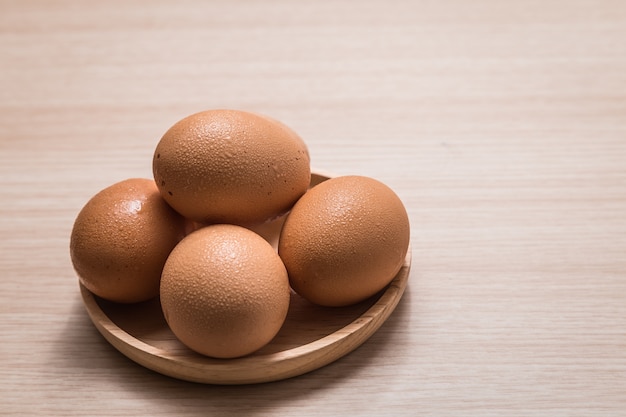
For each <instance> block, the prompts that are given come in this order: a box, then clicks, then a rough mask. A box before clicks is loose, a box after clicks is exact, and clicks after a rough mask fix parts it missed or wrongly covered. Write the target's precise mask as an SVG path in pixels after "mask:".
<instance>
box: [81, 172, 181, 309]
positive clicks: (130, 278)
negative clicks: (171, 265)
mask: <svg viewBox="0 0 626 417" xmlns="http://www.w3.org/2000/svg"><path fill="white" fill-rule="evenodd" d="M185 226H186V222H185V219H184V218H182V217H181V216H180V215H179V214H178V213H176V212H175V211H174V210H173V209H172V208H171V207H170V206H169V205H167V203H166V202H165V201H164V200H163V199H162V198H161V195H160V194H159V191H158V190H157V187H156V185H155V184H154V181H153V180H151V179H143V178H132V179H128V180H125V181H121V182H118V183H116V184H113V185H111V186H109V187H107V188H105V189H104V190H102V191H100V192H99V193H97V194H96V195H95V196H93V197H92V198H91V199H90V200H89V201H88V202H87V204H85V206H84V207H83V208H82V210H81V211H80V212H79V214H78V216H77V218H76V220H75V222H74V227H73V229H72V235H71V238H70V256H71V259H72V263H73V265H74V269H75V270H76V273H77V274H78V276H79V279H80V282H82V284H83V285H84V286H85V287H87V289H89V290H90V291H91V292H93V293H94V294H96V295H98V296H100V297H102V298H105V299H107V300H110V301H115V302H122V303H133V302H139V301H145V300H147V299H150V298H152V297H155V296H156V295H158V292H159V281H160V278H161V270H162V268H163V265H164V264H165V260H166V259H167V257H168V255H169V253H170V251H171V250H172V249H173V248H174V246H175V245H176V244H177V243H178V242H179V241H180V239H182V238H183V236H184V233H185Z"/></svg>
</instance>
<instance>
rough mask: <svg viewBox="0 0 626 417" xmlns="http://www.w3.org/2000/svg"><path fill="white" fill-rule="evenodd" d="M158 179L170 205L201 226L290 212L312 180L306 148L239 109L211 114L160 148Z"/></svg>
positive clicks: (278, 126)
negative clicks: (202, 224) (201, 224)
mask: <svg viewBox="0 0 626 417" xmlns="http://www.w3.org/2000/svg"><path fill="white" fill-rule="evenodd" d="M153 174H154V178H155V181H156V183H157V185H158V187H159V190H160V191H161V194H162V195H163V198H164V199H165V200H166V201H167V202H168V203H169V204H170V205H171V206H172V207H174V209H176V210H177V211H178V212H180V213H181V214H183V215H184V216H186V217H188V218H190V219H193V220H195V221H198V222H201V223H233V224H241V225H250V224H255V223H261V222H263V221H265V220H268V219H271V218H273V217H276V216H278V215H280V214H282V213H284V212H286V211H288V210H289V208H291V206H292V205H293V204H294V203H295V202H296V201H297V199H298V198H299V197H300V196H301V195H302V194H303V193H304V192H305V191H306V189H307V187H308V184H309V181H310V175H311V172H310V158H309V153H308V149H307V147H306V144H305V143H304V141H303V140H302V139H301V138H300V137H299V136H298V135H297V134H296V133H295V132H294V131H293V130H291V129H290V128H288V127H287V126H286V125H284V124H283V123H280V122H278V121H276V120H273V119H271V118H269V117H267V116H264V115H257V114H254V113H250V112H244V111H239V110H208V111H204V112H200V113H196V114H193V115H191V116H188V117H186V118H184V119H182V120H181V121H179V122H177V123H176V124H174V126H172V127H171V128H170V129H169V130H168V131H167V132H166V133H165V134H164V135H163V137H162V138H161V140H160V141H159V143H158V145H157V147H156V149H155V153H154V158H153Z"/></svg>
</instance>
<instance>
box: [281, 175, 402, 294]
mask: <svg viewBox="0 0 626 417" xmlns="http://www.w3.org/2000/svg"><path fill="white" fill-rule="evenodd" d="M409 239H410V226H409V219H408V215H407V213H406V209H405V207H404V205H403V204H402V201H401V200H400V199H399V197H398V196H397V195H396V194H395V193H394V192H393V191H392V190H391V189H390V188H389V187H387V186H386V185H385V184H383V183H381V182H379V181H377V180H375V179H372V178H368V177H363V176H343V177H335V178H331V179H329V180H327V181H325V182H322V183H321V184H319V185H317V186H315V187H313V188H312V189H311V190H309V191H308V192H307V193H306V194H305V195H304V196H303V197H302V198H300V200H299V201H298V202H297V203H296V204H295V205H294V207H293V209H292V210H291V212H290V213H289V214H288V216H287V218H286V221H285V224H284V226H283V229H282V231H281V235H280V240H279V244H278V251H279V254H280V256H281V258H282V259H283V261H284V263H285V266H286V268H287V271H288V273H289V278H290V282H291V286H292V287H293V289H294V290H295V291H296V292H298V293H299V294H300V295H301V296H303V297H304V298H307V299H308V300H310V301H312V302H314V303H316V304H321V305H327V306H343V305H349V304H354V303H356V302H358V301H361V300H363V299H365V298H367V297H369V296H372V295H374V294H375V293H376V292H378V291H379V290H381V289H383V288H384V287H385V286H386V285H387V284H388V283H389V282H390V281H391V280H392V279H393V277H394V276H395V275H396V274H397V272H398V271H399V270H400V268H401V266H402V263H403V261H404V258H405V256H406V252H407V250H408V245H409Z"/></svg>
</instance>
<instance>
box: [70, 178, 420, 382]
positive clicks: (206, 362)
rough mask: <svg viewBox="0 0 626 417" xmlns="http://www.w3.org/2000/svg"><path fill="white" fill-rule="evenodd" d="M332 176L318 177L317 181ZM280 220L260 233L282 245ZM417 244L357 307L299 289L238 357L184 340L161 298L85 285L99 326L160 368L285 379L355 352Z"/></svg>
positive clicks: (125, 349) (204, 377) (378, 320)
mask: <svg viewBox="0 0 626 417" xmlns="http://www.w3.org/2000/svg"><path fill="white" fill-rule="evenodd" d="M328 178H330V176H328V175H322V174H313V175H312V178H311V186H313V185H316V184H318V183H320V182H322V181H325V180H326V179H328ZM281 226H282V220H281V219H279V220H277V221H275V222H273V223H271V224H268V225H264V226H263V227H262V228H259V229H257V230H256V231H257V232H258V233H259V234H261V235H262V236H264V237H265V238H266V239H268V241H270V243H272V245H274V246H276V244H277V238H278V233H279V231H280V227H281ZM410 267H411V248H410V247H409V250H408V251H407V255H406V258H405V261H404V264H403V266H402V268H401V269H400V271H399V272H398V274H397V275H396V277H395V278H394V279H393V281H392V282H391V283H390V284H389V285H388V286H387V287H386V288H385V289H384V290H383V291H381V292H380V293H379V294H377V295H375V296H373V297H371V298H370V299H368V300H366V301H363V302H361V303H359V304H356V305H353V306H349V307H333V308H331V307H320V306H316V305H313V304H311V303H309V302H307V301H306V300H304V299H303V298H301V297H300V296H298V295H297V294H295V293H292V295H291V303H290V306H289V312H288V314H287V319H286V321H285V323H284V325H283V327H282V328H281V330H280V331H279V333H278V334H277V335H276V337H275V338H274V339H273V340H272V341H271V342H270V343H269V344H268V345H266V346H264V347H263V348H261V349H260V350H258V351H257V352H255V353H253V354H251V355H248V356H245V357H242V358H236V359H214V358H209V357H206V356H203V355H200V354H197V353H195V352H193V351H191V350H190V349H188V348H187V347H185V346H184V345H183V344H182V343H181V342H179V341H178V339H176V337H175V336H174V334H173V333H172V331H171V330H170V329H169V327H168V326H167V323H166V321H165V318H164V317H163V313H162V311H161V306H160V304H159V301H158V299H155V300H151V301H147V302H144V303H137V304H117V303H112V302H108V301H106V300H103V299H101V298H99V297H97V296H95V295H94V294H92V293H91V292H90V291H89V290H88V289H86V288H85V287H84V286H83V285H82V284H81V285H80V291H81V295H82V298H83V302H84V304H85V307H86V309H87V313H88V314H89V317H90V318H91V320H92V322H93V323H94V325H95V326H96V328H97V329H98V331H99V332H100V333H101V334H102V335H103V336H104V337H105V339H106V340H108V341H109V343H111V344H112V345H113V346H114V347H115V348H116V349H117V350H119V351H120V352H121V353H122V354H124V355H126V356H127V357H128V358H130V359H132V360H133V361H135V362H137V363H139V364H141V365H143V366H145V367H146V368H149V369H152V370H153V371H156V372H159V373H162V374H164V375H168V376H171V377H174V378H178V379H182V380H187V381H193V382H200V383H206V384H252V383H261V382H270V381H277V380H281V379H286V378H290V377H294V376H297V375H301V374H304V373H306V372H310V371H313V370H315V369H318V368H320V367H322V366H325V365H327V364H329V363H331V362H333V361H335V360H337V359H339V358H341V357H342V356H344V355H346V354H348V353H350V352H352V351H353V350H354V349H356V348H357V347H358V346H360V345H361V344H362V343H363V342H365V341H366V340H367V339H368V338H369V337H370V336H371V335H372V334H374V332H376V330H378V328H379V327H380V326H381V325H382V324H383V323H384V322H385V320H387V318H388V317H389V316H390V315H391V313H392V312H393V310H394V309H395V307H396V306H397V304H398V302H399V301H400V298H401V297H402V294H403V293H404V289H405V288H406V285H407V281H408V277H409V270H410Z"/></svg>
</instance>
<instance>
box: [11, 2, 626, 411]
mask: <svg viewBox="0 0 626 417" xmlns="http://www.w3.org/2000/svg"><path fill="white" fill-rule="evenodd" d="M624 39H626V3H624V2H621V1H616V0H597V1H588V0H572V1H563V0H542V1H539V0H528V1H523V2H512V1H496V0H476V1H471V2H470V1H462V0H442V1H426V0H416V1H404V0H388V1H384V2H383V1H381V0H366V1H362V2H359V3H358V4H357V3H355V2H351V1H348V0H339V1H333V2H330V1H315V2H313V1H301V2H288V1H285V0H269V1H265V2H253V1H249V0H242V1H235V2H221V3H218V2H201V1H197V0H182V1H178V2H166V1H161V0H157V1H151V2H148V1H144V0H141V1H135V2H123V1H121V0H113V1H109V2H89V3H87V2H79V1H76V0H59V1H56V2H48V1H43V0H26V1H13V0H0V62H1V65H0V190H1V191H2V194H1V195H2V204H0V403H1V404H2V407H1V411H0V414H3V415H11V416H12V415H66V416H72V415H80V416H84V415H102V416H106V415H110V416H114V415H124V416H133V415H145V414H147V413H148V414H150V415H177V416H194V415H207V414H209V415H210V414H215V415H220V416H235V415H236V416H240V415H246V414H247V415H255V416H271V415H282V414H285V415H293V416H298V415H306V416H315V415H318V416H322V415H323V416H328V415H337V414H338V413H346V412H349V413H350V414H352V415H359V416H380V415H395V416H403V415H406V416H409V415H410V416H413V415H416V414H417V413H419V414H420V415H426V416H428V415H432V416H457V415H464V416H481V417H483V416H496V415H498V416H500V415H507V416H545V415H550V416H607V415H611V416H617V415H623V414H624V410H626V396H625V395H624V393H625V392H626V353H625V352H626V331H625V329H626V256H625V255H626V216H625V215H624V213H626V123H625V120H626V118H625V116H626V89H625V86H626V42H624ZM228 107H230V108H239V109H243V110H253V111H258V112H261V113H265V114H268V115H270V116H272V117H275V118H277V119H279V120H281V121H283V122H285V123H286V124H288V125H289V126H291V127H292V128H293V129H294V130H296V131H297V132H298V133H300V134H301V136H302V137H303V138H304V139H305V141H306V142H307V144H308V145H309V149H310V152H311V156H312V160H313V165H314V166H315V167H316V168H318V169H323V170H328V171H330V172H334V173H336V174H349V173H358V174H363V175H369V176H372V177H375V178H377V179H379V180H381V181H383V182H385V183H386V184H388V185H389V186H390V187H391V188H393V189H394V190H395V191H396V192H397V193H398V195H399V196H400V197H401V198H402V200H403V201H404V203H405V205H406V206H407V209H408V211H409V215H410V219H411V225H412V238H411V245H412V248H413V264H412V268H411V274H410V277H409V284H408V286H407V289H406V291H405V294H404V296H403V298H402V301H401V302H400V303H399V304H398V306H397V308H396V310H395V311H394V313H393V314H392V315H391V317H390V318H389V319H388V320H387V321H386V322H385V324H384V325H383V326H381V328H380V329H379V330H378V331H377V332H376V333H375V334H374V335H373V336H372V337H371V338H370V339H369V340H368V342H367V343H365V344H363V345H362V346H361V347H359V348H358V349H356V350H355V351H354V352H352V353H351V354H349V355H347V356H345V357H344V358H342V359H340V360H338V361H336V362H334V363H332V364H330V365H328V366H326V367H323V368H321V369H319V370H317V371H314V372H311V373H309V374H306V375H303V376H301V377H296V378H292V379H289V380H286V381H280V382H274V383H268V384H260V385H255V386H241V387H213V386H205V385H202V384H193V383H187V382H183V381H178V380H175V379H172V378H168V377H164V376H162V375H160V374H157V373H154V372H151V371H149V370H146V369H145V368H144V367H142V366H139V365H136V364H135V363H134V362H132V361H130V360H128V359H127V358H125V357H124V356H123V355H121V354H120V353H119V352H118V351H117V350H115V349H114V348H112V347H111V346H110V345H109V344H108V343H107V342H106V341H104V340H103V338H102V337H101V336H100V335H99V333H98V332H97V330H96V329H95V328H94V326H93V325H92V324H91V321H90V320H89V317H88V316H87V314H86V313H85V310H84V308H83V305H82V301H81V297H80V293H79V290H78V287H77V285H76V280H75V274H74V272H73V270H72V266H71V263H70V261H69V255H68V244H69V233H70V230H71V227H72V223H73V221H74V218H75V216H76V214H77V213H78V211H79V210H80V208H81V207H82V205H83V204H84V203H85V202H86V201H87V199H88V198H89V197H91V196H92V195H93V194H95V193H96V192H97V191H99V190H100V189H102V188H104V187H105V186H107V185H110V184H111V183H113V182H116V181H119V180H121V179H124V178H128V177H134V176H139V177H150V175H151V166H150V164H151V155H152V151H153V149H154V147H155V146H156V143H157V141H158V139H159V138H160V136H161V135H162V134H163V133H164V131H165V130H166V129H167V128H168V127H169V126H171V125H172V124H173V123H174V122H176V121H177V120H179V119H180V118H182V117H184V116H186V115H188V114H191V113H193V112H196V111H199V110H202V109H208V108H228Z"/></svg>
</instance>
